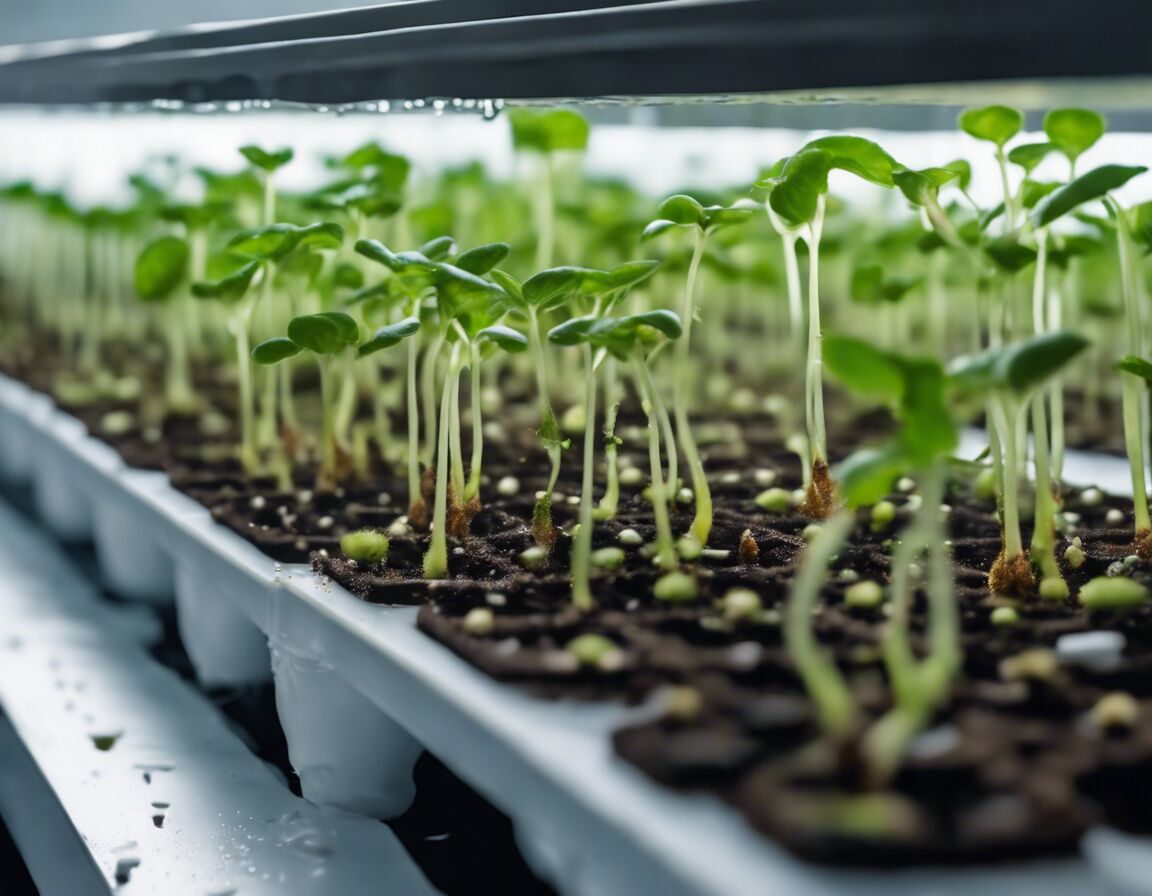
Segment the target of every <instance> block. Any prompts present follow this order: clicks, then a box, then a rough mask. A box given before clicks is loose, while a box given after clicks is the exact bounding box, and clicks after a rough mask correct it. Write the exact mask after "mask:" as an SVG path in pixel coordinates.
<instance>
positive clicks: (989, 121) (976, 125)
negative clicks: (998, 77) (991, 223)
mask: <svg viewBox="0 0 1152 896" xmlns="http://www.w3.org/2000/svg"><path fill="white" fill-rule="evenodd" d="M958 124H959V125H960V129H961V130H962V131H964V132H965V133H966V134H968V135H970V136H972V137H975V138H976V139H977V140H984V141H986V142H988V143H992V144H994V145H995V147H996V166H997V168H998V169H999V170H1000V185H1001V188H1002V190H1003V195H1004V206H1003V211H1004V212H1005V214H1004V232H1005V233H1011V232H1012V231H1014V230H1015V229H1016V217H1017V209H1016V200H1015V197H1014V195H1013V192H1012V186H1011V184H1010V183H1009V181H1008V157H1007V155H1006V154H1005V152H1004V147H1005V145H1006V144H1007V143H1008V141H1009V140H1011V139H1012V138H1013V137H1015V136H1016V135H1017V134H1019V133H1020V130H1021V128H1023V127H1024V115H1023V114H1022V113H1021V112H1020V110H1019V109H1013V108H1011V107H1009V106H982V107H979V108H972V109H965V110H964V111H963V112H961V113H960V117H959V119H958Z"/></svg>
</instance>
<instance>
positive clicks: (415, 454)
mask: <svg viewBox="0 0 1152 896" xmlns="http://www.w3.org/2000/svg"><path fill="white" fill-rule="evenodd" d="M419 354H420V338H419V336H413V337H412V338H411V339H409V340H408V362H407V363H408V369H407V373H406V375H405V377H404V379H405V390H406V394H405V401H406V403H407V405H408V506H409V507H412V506H414V505H415V504H416V503H417V502H418V501H419V500H420V498H421V496H420V402H419V401H418V400H417V398H416V360H417V356H418V355H419Z"/></svg>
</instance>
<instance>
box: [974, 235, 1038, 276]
mask: <svg viewBox="0 0 1152 896" xmlns="http://www.w3.org/2000/svg"><path fill="white" fill-rule="evenodd" d="M984 252H985V254H986V255H987V256H988V257H989V258H990V259H992V261H993V262H995V264H996V266H997V267H998V268H1000V269H1001V270H1002V271H1007V272H1008V273H1010V274H1015V273H1016V272H1017V271H1022V270H1024V268H1026V267H1028V265H1030V264H1032V262H1034V261H1035V260H1036V250H1035V249H1033V248H1032V247H1031V246H1024V245H1021V244H1020V241H1019V240H1017V239H1016V237H1015V236H1002V237H998V238H997V239H994V240H989V241H988V242H987V243H986V244H985V246H984Z"/></svg>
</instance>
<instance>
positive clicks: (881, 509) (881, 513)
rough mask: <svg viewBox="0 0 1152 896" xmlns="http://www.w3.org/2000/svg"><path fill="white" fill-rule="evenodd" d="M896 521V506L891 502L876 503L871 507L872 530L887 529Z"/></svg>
mask: <svg viewBox="0 0 1152 896" xmlns="http://www.w3.org/2000/svg"><path fill="white" fill-rule="evenodd" d="M894 519H896V505H895V504H893V503H892V502H891V501H878V502H877V503H876V504H875V505H873V507H872V530H873V531H875V532H879V531H880V530H881V529H887V528H888V527H889V526H890V525H891V524H892V521H893V520H894Z"/></svg>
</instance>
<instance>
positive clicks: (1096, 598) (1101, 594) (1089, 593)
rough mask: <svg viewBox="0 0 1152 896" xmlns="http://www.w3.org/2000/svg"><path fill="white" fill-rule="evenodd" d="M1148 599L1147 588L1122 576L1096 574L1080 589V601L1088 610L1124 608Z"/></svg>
mask: <svg viewBox="0 0 1152 896" xmlns="http://www.w3.org/2000/svg"><path fill="white" fill-rule="evenodd" d="M1147 600H1148V589H1147V588H1145V587H1144V586H1143V585H1141V584H1140V583H1139V582H1136V581H1133V580H1132V579H1129V578H1125V577H1124V576H1115V577H1113V578H1108V577H1107V576H1097V577H1096V578H1094V579H1092V581H1090V582H1089V583H1088V584H1087V585H1085V586H1084V587H1083V588H1081V589H1080V603H1081V604H1083V605H1084V606H1085V607H1087V608H1088V609H1089V610H1126V609H1129V608H1132V607H1139V606H1141V605H1142V604H1143V603H1144V602H1145V601H1147Z"/></svg>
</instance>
